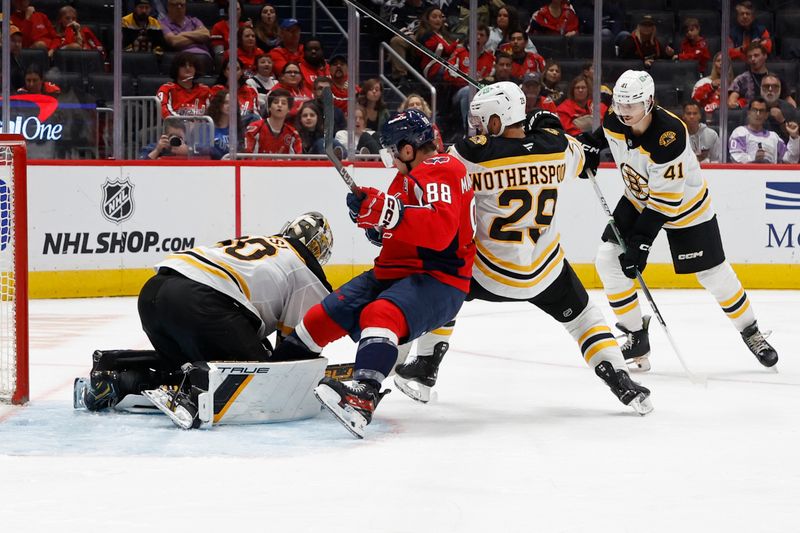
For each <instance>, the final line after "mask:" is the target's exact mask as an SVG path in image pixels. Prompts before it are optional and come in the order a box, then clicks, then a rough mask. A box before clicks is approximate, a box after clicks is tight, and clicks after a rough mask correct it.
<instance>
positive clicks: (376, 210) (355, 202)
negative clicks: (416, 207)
mask: <svg viewBox="0 0 800 533" xmlns="http://www.w3.org/2000/svg"><path fill="white" fill-rule="evenodd" d="M358 190H359V192H360V193H361V196H360V197H359V196H356V195H355V194H353V193H348V194H347V207H348V208H349V209H350V219H351V220H352V221H353V222H355V223H356V225H358V227H359V228H364V229H369V228H382V229H393V228H395V227H397V225H398V224H399V223H400V219H402V218H403V202H401V201H400V200H399V199H398V198H395V197H394V196H388V195H387V194H386V193H384V192H383V191H379V190H378V189H375V188H373V187H359V188H358Z"/></svg>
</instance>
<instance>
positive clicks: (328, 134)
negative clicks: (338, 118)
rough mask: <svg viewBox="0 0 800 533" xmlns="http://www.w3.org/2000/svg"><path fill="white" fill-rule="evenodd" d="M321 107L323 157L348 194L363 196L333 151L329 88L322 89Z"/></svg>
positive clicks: (330, 94) (331, 102)
mask: <svg viewBox="0 0 800 533" xmlns="http://www.w3.org/2000/svg"><path fill="white" fill-rule="evenodd" d="M322 107H323V109H322V112H323V113H324V116H325V155H327V156H328V159H330V161H331V163H333V166H334V167H336V170H337V171H338V172H339V175H340V176H341V177H342V179H343V180H344V182H345V183H346V184H347V186H348V187H350V192H352V193H353V194H355V195H356V196H359V197H360V196H363V193H362V192H361V191H359V190H358V185H356V182H355V180H354V179H353V176H351V175H350V173H349V172H347V169H346V168H344V164H342V160H341V159H339V158H338V157H337V156H336V152H335V151H334V150H333V93H332V92H331V88H330V87H325V88H324V89H322Z"/></svg>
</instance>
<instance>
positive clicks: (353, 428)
mask: <svg viewBox="0 0 800 533" xmlns="http://www.w3.org/2000/svg"><path fill="white" fill-rule="evenodd" d="M314 396H316V397H317V400H319V402H320V403H321V404H322V405H323V407H325V409H327V410H328V411H330V412H331V414H332V415H333V416H334V417H335V418H336V420H338V421H339V422H340V423H341V424H342V425H343V426H344V427H345V429H347V431H349V432H350V433H352V434H353V436H354V437H356V438H357V439H363V438H364V429H365V428H366V427H367V419H366V418H364V416H363V415H362V414H361V413H359V412H358V411H356V410H355V409H353V407H352V406H350V405H347V404H345V405H344V406H342V405H339V402H341V400H342V398H341V397H340V396H339V394H338V393H337V392H336V391H335V390H333V389H332V388H330V387H329V386H327V385H318V386H317V388H315V389H314Z"/></svg>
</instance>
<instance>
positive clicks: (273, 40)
mask: <svg viewBox="0 0 800 533" xmlns="http://www.w3.org/2000/svg"><path fill="white" fill-rule="evenodd" d="M253 29H254V30H256V44H257V45H258V47H259V48H261V49H262V50H266V51H270V50H272V49H273V48H275V47H276V46H278V45H279V44H281V38H280V28H279V27H278V13H277V11H275V7H274V6H272V5H271V4H264V7H262V8H261V11H260V12H259V16H258V20H257V21H256V23H255V25H254V26H253Z"/></svg>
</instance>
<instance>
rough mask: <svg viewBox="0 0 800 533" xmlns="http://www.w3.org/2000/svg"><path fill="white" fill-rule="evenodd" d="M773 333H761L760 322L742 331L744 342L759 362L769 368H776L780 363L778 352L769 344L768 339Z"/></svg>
mask: <svg viewBox="0 0 800 533" xmlns="http://www.w3.org/2000/svg"><path fill="white" fill-rule="evenodd" d="M770 333H771V332H770V331H768V332H766V334H764V333H761V331H760V330H759V329H758V322H753V323H752V324H750V325H749V326H747V327H746V328H745V329H744V331H742V340H743V341H744V343H745V344H746V345H747V347H748V348H750V351H751V352H753V355H755V356H756V359H758V362H759V363H761V364H762V365H764V366H766V367H767V368H769V367H773V366H775V364H776V363H777V362H778V352H776V351H775V348H773V347H772V346H771V345H770V344H769V343H768V342H767V337H768V336H769V334H770Z"/></svg>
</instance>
